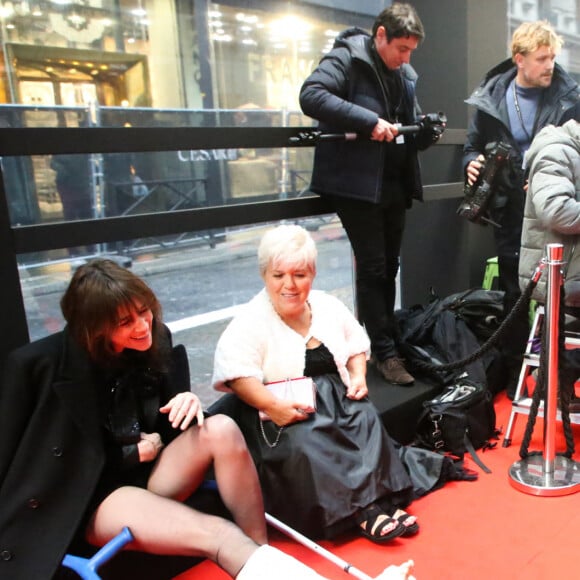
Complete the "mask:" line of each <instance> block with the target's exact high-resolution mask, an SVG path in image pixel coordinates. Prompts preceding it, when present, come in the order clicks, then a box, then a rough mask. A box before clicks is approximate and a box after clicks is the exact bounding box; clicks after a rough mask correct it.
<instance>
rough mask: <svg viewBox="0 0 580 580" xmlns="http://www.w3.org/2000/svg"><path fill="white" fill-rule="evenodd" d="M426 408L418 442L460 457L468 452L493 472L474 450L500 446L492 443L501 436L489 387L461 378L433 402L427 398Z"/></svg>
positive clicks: (418, 429) (420, 423) (421, 416)
mask: <svg viewBox="0 0 580 580" xmlns="http://www.w3.org/2000/svg"><path fill="white" fill-rule="evenodd" d="M423 407H424V410H423V412H422V414H421V415H420V417H419V420H418V422H417V439H416V442H415V443H416V445H418V446H420V447H424V448H426V449H430V450H432V451H441V452H448V453H451V454H452V455H455V456H457V457H460V458H462V457H463V456H464V454H465V453H469V454H470V455H471V456H472V458H473V460H474V461H475V462H476V463H477V464H478V465H479V466H480V467H481V468H482V469H483V470H484V471H485V472H487V473H490V470H489V468H488V467H486V466H485V465H484V464H483V462H482V461H481V460H480V459H479V457H478V456H477V454H476V452H475V450H476V449H482V448H483V449H487V448H493V447H495V446H496V445H497V443H491V442H490V439H497V438H498V431H497V430H496V427H495V409H494V407H493V397H492V394H491V393H490V392H489V390H487V389H486V388H485V387H483V386H481V385H479V384H477V383H473V382H471V381H468V380H460V381H458V382H457V383H456V384H454V385H450V386H448V387H446V388H445V389H444V390H443V392H442V393H441V394H439V395H437V396H436V397H435V398H433V399H431V400H430V401H424V402H423Z"/></svg>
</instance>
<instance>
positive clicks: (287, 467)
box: [210, 374, 413, 538]
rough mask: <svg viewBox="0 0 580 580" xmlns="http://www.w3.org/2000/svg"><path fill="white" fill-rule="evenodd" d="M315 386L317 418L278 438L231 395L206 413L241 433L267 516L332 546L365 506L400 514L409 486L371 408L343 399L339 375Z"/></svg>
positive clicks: (287, 429) (276, 431) (410, 494)
mask: <svg viewBox="0 0 580 580" xmlns="http://www.w3.org/2000/svg"><path fill="white" fill-rule="evenodd" d="M313 379H314V382H315V383H316V387H317V396H316V403H317V410H316V413H313V414H312V415H311V416H310V417H309V419H308V420H306V421H301V422H299V423H294V424H292V425H290V426H288V427H284V428H283V429H282V431H281V432H280V428H279V427H278V426H277V425H276V424H275V423H273V422H272V421H266V422H263V423H262V425H260V423H261V421H260V419H259V417H258V412H257V410H256V409H254V408H253V407H250V406H248V405H246V404H245V403H243V402H241V401H240V400H239V399H238V398H237V397H236V396H235V395H226V396H225V397H222V399H220V401H218V402H217V403H216V404H214V406H212V408H211V409H210V412H211V413H212V414H214V413H216V412H222V413H226V414H228V415H230V416H232V417H233V418H234V419H235V420H236V422H237V423H238V425H239V426H240V428H241V430H242V432H243V434H244V437H245V439H246V442H247V445H248V448H249V450H250V452H251V454H252V456H253V459H254V461H255V463H256V466H257V469H258V475H259V478H260V483H261V486H262V492H263V494H264V502H265V507H266V511H267V512H268V513H269V514H271V515H273V516H275V517H276V518H278V519H280V520H281V521H282V522H284V523H285V524H287V525H289V526H291V527H292V528H294V529H296V530H298V531H299V532H301V533H303V534H305V535H307V536H309V537H311V538H331V537H334V536H336V535H337V534H338V533H341V532H343V531H345V530H346V529H348V528H351V527H352V526H354V525H355V521H354V518H353V516H354V514H356V513H357V512H358V511H359V510H361V509H362V508H364V507H366V506H368V505H369V504H371V503H377V504H379V505H381V507H382V508H383V509H385V510H389V509H394V508H395V507H405V506H406V505H408V504H409V502H410V501H411V500H412V498H413V486H412V482H411V479H410V478H409V475H408V474H407V471H406V469H405V467H404V465H403V463H402V462H401V459H400V458H399V453H398V451H397V450H396V449H395V446H394V444H393V441H392V439H391V438H390V437H389V435H388V434H387V432H386V430H385V429H384V427H383V425H382V423H381V420H380V417H379V415H378V413H377V411H376V409H375V407H374V406H373V404H372V403H371V402H370V401H369V400H363V401H353V400H351V399H347V397H346V388H345V386H344V384H343V382H342V381H341V379H340V377H339V375H338V374H327V375H323V376H317V377H313ZM262 427H263V430H264V432H263V433H262ZM264 435H265V437H264ZM275 442H276V443H275ZM274 443H275V444H274Z"/></svg>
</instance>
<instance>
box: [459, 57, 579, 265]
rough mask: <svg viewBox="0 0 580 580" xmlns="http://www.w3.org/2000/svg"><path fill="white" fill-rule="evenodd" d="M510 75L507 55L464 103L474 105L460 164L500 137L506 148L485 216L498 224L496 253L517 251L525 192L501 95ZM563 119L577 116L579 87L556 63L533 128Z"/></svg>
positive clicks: (512, 74)
mask: <svg viewBox="0 0 580 580" xmlns="http://www.w3.org/2000/svg"><path fill="white" fill-rule="evenodd" d="M515 75H516V67H515V65H514V63H513V62H512V60H511V59H507V60H505V61H503V62H501V63H500V64H498V65H497V66H496V67H494V68H493V69H491V70H490V71H489V72H488V73H487V74H486V75H485V77H484V79H483V81H482V82H481V83H480V85H479V86H478V87H477V88H476V89H475V91H474V92H473V94H472V95H471V96H470V97H469V98H468V99H467V100H466V101H465V102H466V103H467V104H468V105H472V106H473V107H475V108H476V110H475V112H474V115H473V119H472V121H471V124H470V126H469V129H468V132H467V141H466V144H465V147H464V149H463V168H464V170H465V168H466V167H467V165H468V164H469V162H470V161H471V160H473V159H475V158H476V157H477V156H478V155H479V154H480V153H484V151H485V146H486V144H488V143H492V142H497V141H503V142H504V143H507V144H508V145H510V146H511V147H512V151H511V153H510V161H509V164H508V167H507V168H506V169H505V170H504V171H502V172H501V175H499V181H500V182H499V183H498V186H497V192H496V195H495V196H494V201H493V204H494V205H493V207H492V208H491V215H492V218H493V220H494V221H496V222H498V223H499V224H501V225H502V226H504V227H502V228H501V229H499V230H496V231H495V234H496V242H497V244H498V253H499V254H512V253H517V252H519V247H520V238H521V231H522V229H521V224H522V219H523V215H524V203H525V198H526V193H525V191H524V183H525V176H524V172H523V170H522V152H521V151H520V150H519V148H518V146H517V144H516V142H515V140H514V139H513V137H512V133H511V129H510V123H509V118H508V112H507V105H506V101H505V95H506V92H507V90H508V87H509V84H510V83H511V81H512V79H513V78H514V77H515ZM569 119H578V120H580V89H579V87H578V84H577V83H576V82H575V81H574V79H572V77H570V76H569V75H568V74H567V73H566V72H565V71H564V69H562V67H560V66H559V65H557V64H556V66H555V69H554V77H553V79H552V83H551V85H550V87H548V88H547V89H546V91H545V94H544V97H543V101H542V108H541V111H540V115H539V117H538V120H537V122H536V132H538V131H539V130H540V129H541V128H542V127H545V126H546V125H562V124H563V123H565V122H566V121H568V120H569Z"/></svg>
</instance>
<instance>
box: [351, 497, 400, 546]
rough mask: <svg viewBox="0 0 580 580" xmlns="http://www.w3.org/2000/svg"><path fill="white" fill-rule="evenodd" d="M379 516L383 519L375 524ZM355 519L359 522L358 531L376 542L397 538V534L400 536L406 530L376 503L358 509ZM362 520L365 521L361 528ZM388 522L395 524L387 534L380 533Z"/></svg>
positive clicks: (381, 542)
mask: <svg viewBox="0 0 580 580" xmlns="http://www.w3.org/2000/svg"><path fill="white" fill-rule="evenodd" d="M381 516H382V517H384V518H385V519H384V520H383V521H382V522H381V523H380V524H377V520H378V519H379V518H380V517H381ZM355 520H356V523H357V524H359V531H360V533H361V534H362V535H363V536H364V537H365V538H368V539H369V540H371V541H373V542H376V543H377V544H384V543H385V542H388V541H390V540H393V539H395V538H398V537H399V536H402V535H403V534H404V533H405V531H406V530H405V526H403V525H402V524H401V523H400V522H398V521H397V520H396V519H393V518H392V517H390V516H389V515H388V514H387V513H385V512H384V511H383V510H382V509H381V508H380V507H379V506H378V505H376V504H371V505H370V506H368V507H366V508H365V509H363V510H361V511H359V512H358V513H357V514H356V516H355ZM364 522H366V524H365V527H364V528H362V527H361V524H363V523H364ZM389 524H396V525H395V527H394V528H393V530H392V531H390V532H388V533H387V534H384V535H381V532H382V531H383V530H384V529H385V527H386V526H388V525H389Z"/></svg>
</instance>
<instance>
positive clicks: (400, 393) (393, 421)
mask: <svg viewBox="0 0 580 580" xmlns="http://www.w3.org/2000/svg"><path fill="white" fill-rule="evenodd" d="M367 386H368V388H369V398H370V400H371V401H372V402H373V404H374V405H375V407H376V408H377V411H378V412H379V415H380V416H381V419H382V421H383V424H384V426H385V428H386V429H387V431H388V432H389V434H390V435H391V437H393V438H394V439H396V440H397V441H398V442H399V443H401V444H403V445H407V444H409V443H411V442H412V441H413V439H414V437H415V425H416V424H417V420H418V418H419V416H420V414H421V412H422V410H423V401H427V400H429V399H432V398H433V397H434V396H435V395H437V394H438V393H439V392H440V391H441V390H442V388H443V387H442V386H441V385H439V384H438V383H436V382H435V381H433V380H431V379H427V378H425V377H421V376H415V382H414V383H413V384H412V385H409V386H405V387H404V386H400V385H393V384H392V383H388V382H387V381H386V380H385V379H384V378H383V376H382V375H381V374H380V373H379V372H378V371H377V369H376V368H375V367H374V365H373V364H372V363H369V364H368V367H367Z"/></svg>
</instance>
